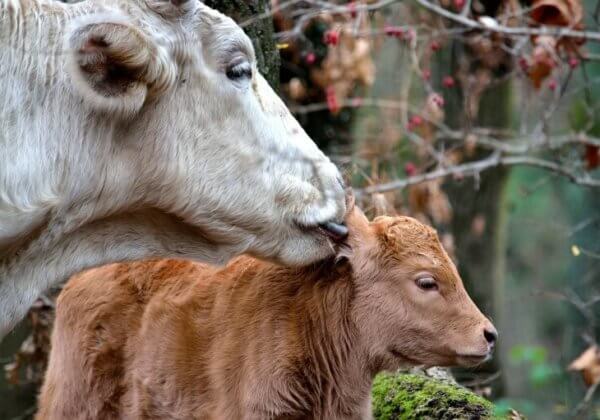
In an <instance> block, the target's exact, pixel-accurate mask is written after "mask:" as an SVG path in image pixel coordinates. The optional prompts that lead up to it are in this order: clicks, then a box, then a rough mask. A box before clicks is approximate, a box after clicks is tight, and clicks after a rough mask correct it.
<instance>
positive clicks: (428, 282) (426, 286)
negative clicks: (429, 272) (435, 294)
mask: <svg viewBox="0 0 600 420" xmlns="http://www.w3.org/2000/svg"><path fill="white" fill-rule="evenodd" d="M415 282H416V283H417V286H419V288H420V289H422V290H425V291H432V290H438V284H437V281H435V279H434V278H433V277H431V276H423V277H419V278H418V279H416V280H415Z"/></svg>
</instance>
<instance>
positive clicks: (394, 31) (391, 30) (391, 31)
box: [383, 25, 404, 38]
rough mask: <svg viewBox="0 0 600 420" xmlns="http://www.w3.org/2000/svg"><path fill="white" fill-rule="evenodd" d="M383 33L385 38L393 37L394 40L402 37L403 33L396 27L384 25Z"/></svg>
mask: <svg viewBox="0 0 600 420" xmlns="http://www.w3.org/2000/svg"><path fill="white" fill-rule="evenodd" d="M383 32H384V33H385V34H386V35H387V36H393V37H395V38H402V36H403V35H404V31H403V30H402V28H399V27H397V26H390V25H385V26H384V27H383Z"/></svg>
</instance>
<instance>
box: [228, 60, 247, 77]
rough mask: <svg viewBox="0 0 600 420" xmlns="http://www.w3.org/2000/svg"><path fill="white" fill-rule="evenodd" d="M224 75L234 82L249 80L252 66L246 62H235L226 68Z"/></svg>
mask: <svg viewBox="0 0 600 420" xmlns="http://www.w3.org/2000/svg"><path fill="white" fill-rule="evenodd" d="M225 75H227V78H229V79H230V80H233V81H234V82H235V81H239V80H242V79H251V78H252V66H251V65H250V63H249V62H248V61H235V62H232V63H231V64H229V65H228V66H227V68H226V69H225Z"/></svg>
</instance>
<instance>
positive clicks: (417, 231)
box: [339, 208, 497, 369]
mask: <svg viewBox="0 0 600 420" xmlns="http://www.w3.org/2000/svg"><path fill="white" fill-rule="evenodd" d="M347 225H348V229H349V231H350V234H349V237H348V241H347V245H348V247H344V248H343V249H342V250H341V251H340V255H339V258H344V259H348V262H349V264H350V265H351V267H352V271H353V279H354V282H355V288H356V296H355V299H354V302H355V306H354V308H353V310H352V311H353V312H352V313H353V319H354V322H355V324H356V325H357V327H358V329H359V332H360V336H361V337H362V338H363V339H364V343H363V344H364V346H366V349H367V354H368V355H369V360H370V361H371V362H372V363H374V365H375V366H376V369H396V368H398V367H407V366H416V365H424V366H449V365H464V366H469V365H475V364H478V363H481V362H483V361H485V360H487V359H488V358H489V357H490V356H491V354H492V350H493V348H494V344H495V340H496V337H497V333H496V330H495V328H494V326H493V325H492V323H491V322H490V321H489V320H488V319H487V318H486V317H485V316H484V315H483V314H482V313H481V312H480V311H479V309H478V308H477V306H475V304H474V303H473V301H472V300H471V298H470V297H469V295H468V294H467V291H466V290H465V288H464V286H463V283H462V281H461V278H460V276H459V274H458V272H457V271H456V267H455V266H454V263H453V262H452V260H451V259H450V258H449V257H448V254H447V253H446V252H445V251H444V249H443V247H442V245H441V243H440V241H439V239H438V236H437V234H436V232H435V230H433V229H432V228H430V227H428V226H425V225H424V224H422V223H420V222H419V221H417V220H415V219H413V218H410V217H402V216H401V217H379V218H376V219H375V220H374V221H373V222H369V221H368V220H367V219H366V217H365V216H364V215H363V214H362V213H361V211H360V210H359V209H358V208H353V209H352V210H351V211H350V213H349V215H348V216H347Z"/></svg>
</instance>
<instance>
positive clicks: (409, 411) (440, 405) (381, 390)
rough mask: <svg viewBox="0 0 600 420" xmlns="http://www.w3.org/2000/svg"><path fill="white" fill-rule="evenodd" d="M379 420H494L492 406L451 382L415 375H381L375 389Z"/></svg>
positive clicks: (373, 392) (376, 379) (374, 412)
mask: <svg viewBox="0 0 600 420" xmlns="http://www.w3.org/2000/svg"><path fill="white" fill-rule="evenodd" d="M372 395H373V417H374V418H375V419H377V420H417V419H418V420H446V419H447V420H450V419H453V420H454V419H469V420H476V419H482V420H483V419H494V418H495V416H494V414H493V413H494V406H493V404H492V403H491V402H489V401H488V400H486V399H485V398H482V397H480V396H478V395H475V394H473V393H472V392H471V391H469V390H468V389H466V388H463V387H461V386H458V385H455V384H453V383H451V382H449V381H444V380H440V379H432V378H428V377H425V376H421V375H414V374H394V375H392V374H381V375H378V376H377V377H376V378H375V381H374V382H373V388H372Z"/></svg>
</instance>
